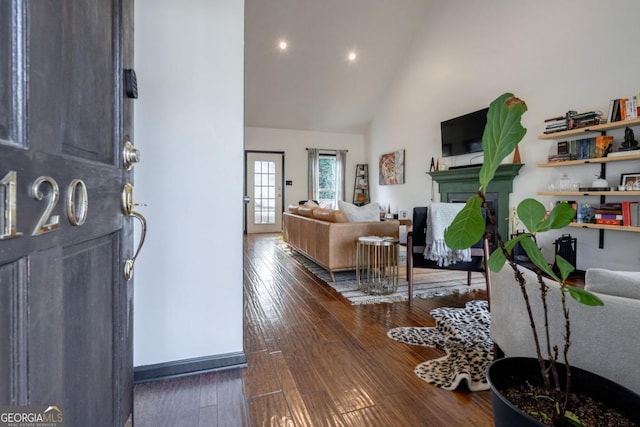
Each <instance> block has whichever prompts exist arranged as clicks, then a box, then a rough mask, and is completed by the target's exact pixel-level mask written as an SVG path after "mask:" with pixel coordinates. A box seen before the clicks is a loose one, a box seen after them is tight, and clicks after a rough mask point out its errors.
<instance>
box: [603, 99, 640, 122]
mask: <svg viewBox="0 0 640 427" xmlns="http://www.w3.org/2000/svg"><path fill="white" fill-rule="evenodd" d="M637 118H638V97H637V96H632V97H629V98H617V99H612V100H611V102H610V103H609V112H608V114H607V119H608V121H609V122H619V121H622V120H629V119H637Z"/></svg>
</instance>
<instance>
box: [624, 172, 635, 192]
mask: <svg viewBox="0 0 640 427" xmlns="http://www.w3.org/2000/svg"><path fill="white" fill-rule="evenodd" d="M634 184H635V185H636V188H637V187H638V186H640V172H636V173H623V174H620V185H624V187H625V188H626V189H627V190H630V189H631V188H629V187H633V186H634Z"/></svg>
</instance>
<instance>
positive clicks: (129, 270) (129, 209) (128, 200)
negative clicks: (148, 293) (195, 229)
mask: <svg viewBox="0 0 640 427" xmlns="http://www.w3.org/2000/svg"><path fill="white" fill-rule="evenodd" d="M135 206H140V205H138V204H136V203H133V185H131V184H130V183H126V184H125V185H124V189H123V190H122V210H123V212H124V214H125V215H126V216H132V217H134V218H137V219H138V220H139V221H140V225H141V226H142V230H141V236H140V242H138V248H137V249H136V251H135V253H134V254H133V258H129V259H127V260H125V262H124V278H125V280H127V281H129V280H131V279H132V278H133V265H134V264H135V262H136V258H137V257H138V254H139V253H140V249H142V245H144V239H145V237H147V220H146V218H145V217H144V215H142V214H141V213H140V212H136V211H134V210H133V208H134V207H135ZM143 206H145V205H143Z"/></svg>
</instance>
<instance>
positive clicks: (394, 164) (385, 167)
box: [379, 150, 404, 185]
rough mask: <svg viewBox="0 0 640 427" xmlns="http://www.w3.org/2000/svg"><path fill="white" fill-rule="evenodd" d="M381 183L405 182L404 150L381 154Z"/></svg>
mask: <svg viewBox="0 0 640 427" xmlns="http://www.w3.org/2000/svg"><path fill="white" fill-rule="evenodd" d="M379 183H380V185H396V184H404V150H397V151H393V152H391V153H386V154H383V155H381V156H380V163H379Z"/></svg>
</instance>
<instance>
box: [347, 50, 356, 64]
mask: <svg viewBox="0 0 640 427" xmlns="http://www.w3.org/2000/svg"><path fill="white" fill-rule="evenodd" d="M357 58H358V54H357V53H356V52H355V51H353V50H352V51H351V52H349V55H347V59H348V60H349V61H350V62H353V61H355V60H356V59H357Z"/></svg>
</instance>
